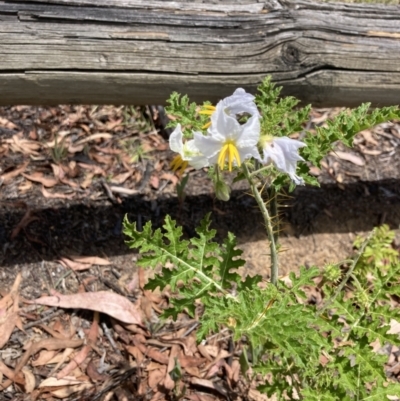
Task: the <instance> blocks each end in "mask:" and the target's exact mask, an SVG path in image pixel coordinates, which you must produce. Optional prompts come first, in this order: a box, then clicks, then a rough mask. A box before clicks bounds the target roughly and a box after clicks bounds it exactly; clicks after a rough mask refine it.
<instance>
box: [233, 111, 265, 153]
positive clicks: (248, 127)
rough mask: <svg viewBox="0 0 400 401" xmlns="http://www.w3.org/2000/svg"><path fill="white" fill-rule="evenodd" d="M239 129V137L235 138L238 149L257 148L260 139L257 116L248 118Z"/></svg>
mask: <svg viewBox="0 0 400 401" xmlns="http://www.w3.org/2000/svg"><path fill="white" fill-rule="evenodd" d="M240 127H241V132H240V135H239V136H238V137H237V146H238V147H247V146H254V147H256V146H257V143H258V141H259V139H260V120H259V119H258V117H257V116H253V117H250V118H249V119H248V120H247V122H246V123H245V124H243V125H241V126H240Z"/></svg>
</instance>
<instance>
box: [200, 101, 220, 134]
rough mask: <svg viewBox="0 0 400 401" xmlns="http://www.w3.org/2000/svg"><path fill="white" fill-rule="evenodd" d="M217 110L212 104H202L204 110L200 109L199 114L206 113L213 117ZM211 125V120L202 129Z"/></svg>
mask: <svg viewBox="0 0 400 401" xmlns="http://www.w3.org/2000/svg"><path fill="white" fill-rule="evenodd" d="M215 110H216V107H215V106H212V105H211V104H205V105H204V106H202V110H200V111H199V114H204V115H207V116H210V117H211V116H212V115H213V114H214V112H215ZM210 125H211V121H209V122H208V123H206V124H204V125H203V126H202V127H201V129H207V128H208V127H209V126H210Z"/></svg>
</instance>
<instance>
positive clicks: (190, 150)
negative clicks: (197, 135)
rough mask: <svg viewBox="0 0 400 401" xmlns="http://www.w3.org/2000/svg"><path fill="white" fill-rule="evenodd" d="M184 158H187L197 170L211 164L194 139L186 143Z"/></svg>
mask: <svg viewBox="0 0 400 401" xmlns="http://www.w3.org/2000/svg"><path fill="white" fill-rule="evenodd" d="M183 159H184V160H187V161H188V162H189V164H190V165H191V166H192V167H194V168H195V169H196V170H198V169H200V168H203V167H207V166H208V165H209V163H208V160H207V158H206V157H205V156H204V155H202V153H201V152H200V150H199V148H198V147H197V146H196V144H195V142H194V139H191V140H190V141H187V142H186V143H185V145H184V157H183Z"/></svg>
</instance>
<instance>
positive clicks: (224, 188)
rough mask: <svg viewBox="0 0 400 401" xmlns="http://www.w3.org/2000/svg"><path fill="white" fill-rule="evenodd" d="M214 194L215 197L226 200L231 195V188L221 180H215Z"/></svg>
mask: <svg viewBox="0 0 400 401" xmlns="http://www.w3.org/2000/svg"><path fill="white" fill-rule="evenodd" d="M214 186H215V196H216V197H217V199H219V200H222V201H225V202H227V201H228V200H229V198H230V195H231V188H230V187H229V185H228V184H226V183H225V182H224V181H222V180H219V179H217V180H215V181H214Z"/></svg>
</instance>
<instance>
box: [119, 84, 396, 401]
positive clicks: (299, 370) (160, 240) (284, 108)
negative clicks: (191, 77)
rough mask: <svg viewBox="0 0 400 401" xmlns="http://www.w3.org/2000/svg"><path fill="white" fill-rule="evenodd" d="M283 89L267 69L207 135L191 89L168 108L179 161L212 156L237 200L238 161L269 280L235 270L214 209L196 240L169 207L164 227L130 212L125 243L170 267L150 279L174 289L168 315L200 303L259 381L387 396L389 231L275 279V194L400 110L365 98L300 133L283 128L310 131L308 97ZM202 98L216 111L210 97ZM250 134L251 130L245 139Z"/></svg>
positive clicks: (331, 396)
mask: <svg viewBox="0 0 400 401" xmlns="http://www.w3.org/2000/svg"><path fill="white" fill-rule="evenodd" d="M279 93H280V89H279V88H275V86H274V85H273V84H272V83H271V81H270V80H269V79H266V80H264V82H263V83H262V84H261V86H260V88H259V94H258V95H257V97H256V98H255V100H254V102H253V97H252V96H251V95H249V94H247V93H245V92H244V91H243V90H238V91H236V92H235V93H234V95H232V97H229V98H226V99H224V100H223V101H221V102H220V103H219V104H218V105H217V107H216V108H215V111H214V113H215V114H213V115H212V117H211V125H210V128H209V129H208V131H207V133H205V132H204V130H205V129H207V128H206V126H207V120H206V119H205V118H204V115H202V114H199V113H198V111H199V110H200V108H199V107H197V106H196V105H195V104H193V103H192V104H190V103H189V101H188V99H187V97H180V96H179V95H177V94H173V95H172V97H171V99H170V108H169V110H168V112H169V114H172V115H175V116H176V118H177V120H176V121H175V124H177V125H176V129H175V131H174V133H173V135H175V137H174V138H173V141H175V142H174V143H175V145H174V146H175V148H176V149H177V152H178V153H179V156H180V157H181V158H182V162H186V164H187V163H189V164H192V165H193V166H194V167H195V168H200V167H202V166H205V165H207V166H209V167H210V169H209V170H210V171H209V174H210V177H211V178H212V180H213V182H214V185H215V190H216V195H217V196H218V197H219V198H220V199H222V200H228V199H229V187H228V185H227V184H226V182H225V180H224V174H225V171H226V170H230V171H231V170H232V171H235V172H236V173H237V177H236V179H237V180H239V179H245V180H247V182H248V184H249V186H250V190H251V192H252V194H253V196H254V198H255V200H256V202H257V204H258V206H259V208H260V212H261V214H262V216H263V219H264V223H265V227H266V232H267V236H268V239H269V242H270V257H271V274H270V277H271V280H270V282H265V281H263V279H262V277H261V276H255V277H249V276H247V277H245V278H242V276H241V275H240V274H239V273H238V270H237V269H238V268H240V267H242V266H243V265H244V263H245V261H244V260H242V259H241V254H242V252H241V251H240V250H239V249H237V247H236V239H235V236H234V235H233V234H231V233H230V234H229V235H228V237H227V238H226V239H225V241H224V242H223V243H222V244H219V243H217V242H216V241H215V239H214V237H215V230H213V229H211V228H210V217H209V215H207V216H206V217H205V218H204V219H203V221H202V223H201V224H200V226H199V227H198V228H197V229H196V233H197V235H196V236H195V237H193V238H190V239H184V238H183V237H182V228H181V227H179V226H177V225H176V223H175V222H174V221H173V220H172V219H171V218H170V217H167V218H166V220H165V224H164V226H163V229H157V230H154V231H153V229H152V226H151V223H150V222H148V223H147V224H146V225H145V227H144V229H143V231H138V230H137V229H136V224H135V223H133V224H131V223H129V221H128V220H127V219H125V221H124V227H125V234H126V235H128V237H130V241H128V244H129V246H130V247H132V248H138V249H139V252H140V254H141V259H140V260H139V262H138V263H139V265H141V266H144V267H151V268H156V267H159V266H161V267H162V270H161V272H159V273H157V274H156V275H155V277H154V278H153V279H151V280H149V282H148V284H147V286H146V288H147V289H150V290H152V289H155V288H157V287H159V288H161V289H164V288H165V287H167V286H168V287H169V288H170V291H171V292H172V293H173V294H174V296H173V297H171V299H170V307H169V308H168V309H166V310H164V317H167V316H172V317H173V318H174V319H176V318H177V317H178V315H179V313H181V312H186V313H188V314H189V315H191V316H194V315H195V308H196V305H198V304H199V303H200V304H202V305H203V309H204V312H203V314H202V316H201V318H200V322H201V326H200V327H199V329H198V331H197V335H198V339H199V340H201V339H204V338H205V337H206V336H207V335H208V334H210V333H212V332H217V331H219V330H221V329H222V328H228V329H229V331H230V332H231V335H232V337H233V339H234V340H235V341H238V342H241V343H242V354H241V358H240V362H241V366H242V372H243V374H244V376H245V377H249V372H248V368H249V367H251V372H252V375H250V379H251V380H253V379H255V377H256V375H262V376H263V377H264V378H265V379H264V382H263V383H261V384H259V389H260V390H262V391H263V392H265V393H266V394H268V395H269V396H272V395H273V394H275V395H276V396H277V397H278V399H282V400H283V399H301V400H382V399H384V397H385V396H386V395H395V394H398V393H399V392H400V385H399V384H398V383H393V382H390V381H389V380H388V379H387V378H386V376H385V372H384V362H385V359H387V357H386V356H384V355H381V354H379V353H376V352H374V351H373V349H372V346H371V344H372V343H376V342H379V344H380V345H381V346H384V345H385V344H387V343H397V342H398V338H397V336H395V335H392V334H388V330H389V324H390V321H391V319H399V316H398V315H399V312H398V311H397V309H395V308H392V307H391V303H390V300H391V297H395V296H398V292H399V291H398V289H397V288H398V282H399V280H400V263H399V255H398V252H397V251H396V250H395V249H393V247H392V246H391V243H392V240H393V233H392V232H390V230H389V229H388V227H385V226H383V227H380V228H377V229H375V230H374V231H373V232H372V233H371V234H370V235H369V236H368V237H367V238H366V239H358V240H357V241H356V243H355V247H356V248H357V249H358V252H357V254H356V256H355V257H353V258H351V259H349V260H347V261H345V262H343V263H342V264H329V265H327V266H326V267H325V268H323V269H322V271H320V270H319V269H318V268H316V267H313V268H310V269H305V268H304V267H302V268H301V269H300V274H299V275H298V276H296V275H294V274H290V277H289V279H290V280H289V281H282V280H279V279H278V277H279V260H278V252H277V249H278V243H277V241H278V237H277V234H276V231H277V227H276V225H277V206H279V205H277V201H276V199H277V194H278V193H279V191H280V190H281V189H282V187H283V186H287V185H289V186H290V187H292V188H293V187H294V186H295V185H301V184H304V183H309V184H314V185H317V184H318V183H317V182H316V181H315V179H314V178H313V177H312V176H310V175H309V174H308V169H309V165H318V164H319V163H320V161H321V159H322V157H323V156H324V155H325V154H326V153H327V152H329V151H330V150H331V149H332V147H333V145H334V143H335V142H336V141H337V140H342V141H343V142H344V143H346V144H347V145H349V146H351V144H352V141H353V138H354V136H355V134H356V133H357V132H358V131H359V130H360V129H364V128H365V127H366V126H369V125H374V124H376V123H378V122H381V121H384V120H385V119H388V118H399V116H400V111H399V109H398V108H396V107H390V108H383V109H376V110H374V111H373V112H372V113H369V112H368V105H361V106H360V107H359V108H357V109H355V110H351V111H346V112H344V113H342V114H341V115H340V116H339V117H338V118H337V119H336V120H335V121H333V122H332V123H329V124H328V126H327V127H326V128H321V129H318V130H317V133H316V134H315V135H314V134H311V133H310V132H307V133H306V137H305V139H304V143H302V142H299V141H294V140H292V139H290V138H288V137H287V135H289V134H291V133H293V132H296V131H299V130H301V129H302V126H303V124H304V122H305V120H306V119H307V116H308V112H309V107H306V108H303V109H297V110H294V109H293V107H294V106H296V105H297V101H296V100H295V99H294V98H286V99H280V98H279ZM203 108H206V110H211V111H212V110H213V108H212V106H211V105H210V104H209V103H206V104H205V105H203ZM209 114H211V113H209ZM227 116H228V117H227ZM239 121H240V122H239ZM224 124H225V125H224ZM193 127H194V129H195V133H193V131H192V128H193ZM227 127H229V129H227ZM232 132H233V134H232ZM247 136H248V138H249V140H247V141H244V142H243V137H245V138H247ZM192 138H193V139H192ZM210 139H211V140H210ZM255 139H256V140H255ZM210 144H211V145H212V146H211V145H210ZM305 145H306V146H305ZM210 149H211V150H210ZM215 149H217V151H216V152H215ZM299 153H300V155H301V156H300V155H299ZM248 154H251V155H252V156H251V157H249V156H246V155H248ZM244 155H245V156H244ZM178 161H179V160H178ZM298 162H299V165H298V166H297V163H298ZM296 167H298V168H297V170H296ZM265 186H267V187H268V190H267V191H264V190H263V188H264V187H265ZM306 291H321V292H322V294H323V300H322V303H321V304H318V305H313V304H311V303H309V302H308V301H307V294H306ZM267 377H268V380H267V379H266V378H267Z"/></svg>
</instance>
